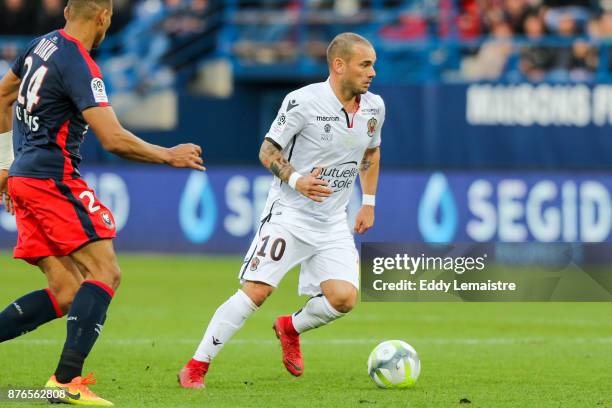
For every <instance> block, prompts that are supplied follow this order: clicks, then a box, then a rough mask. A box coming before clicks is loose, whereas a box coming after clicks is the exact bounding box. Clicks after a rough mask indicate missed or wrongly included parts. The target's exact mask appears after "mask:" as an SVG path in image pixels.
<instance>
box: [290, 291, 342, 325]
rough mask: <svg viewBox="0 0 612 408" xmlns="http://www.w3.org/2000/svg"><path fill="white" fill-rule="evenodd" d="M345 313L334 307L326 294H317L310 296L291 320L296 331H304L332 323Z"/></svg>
mask: <svg viewBox="0 0 612 408" xmlns="http://www.w3.org/2000/svg"><path fill="white" fill-rule="evenodd" d="M345 314H346V313H340V312H339V311H337V310H336V309H334V308H333V307H332V305H330V304H329V302H328V301H327V298H326V297H325V296H316V297H313V298H310V300H308V302H306V304H305V305H304V307H303V308H302V310H299V311H297V312H295V313H294V314H293V316H292V317H291V320H292V322H293V327H294V328H295V331H297V332H298V333H304V332H305V331H308V330H312V329H316V328H317V327H321V326H323V325H326V324H328V323H331V322H333V321H334V320H336V319H338V318H340V317H342V316H344V315H345Z"/></svg>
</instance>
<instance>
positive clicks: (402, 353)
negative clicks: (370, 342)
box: [368, 340, 421, 388]
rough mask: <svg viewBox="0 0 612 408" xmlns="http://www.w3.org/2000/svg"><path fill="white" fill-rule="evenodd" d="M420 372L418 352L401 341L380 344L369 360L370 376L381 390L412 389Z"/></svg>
mask: <svg viewBox="0 0 612 408" xmlns="http://www.w3.org/2000/svg"><path fill="white" fill-rule="evenodd" d="M420 372H421V362H420V361H419V356H418V355H417V352H416V351H415V350H414V348H413V347H412V346H411V345H410V344H408V343H406V342H403V341H401V340H389V341H384V342H382V343H380V344H379V345H378V346H376V347H375V348H374V350H372V352H371V353H370V357H369V358H368V374H370V377H371V378H372V380H373V381H374V382H375V383H376V385H378V386H379V387H380V388H409V387H412V386H413V385H414V384H415V382H416V380H417V378H419V374H420Z"/></svg>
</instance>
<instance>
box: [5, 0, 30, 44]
mask: <svg viewBox="0 0 612 408" xmlns="http://www.w3.org/2000/svg"><path fill="white" fill-rule="evenodd" d="M34 10H36V7H34V6H33V4H30V2H29V1H28V0H4V1H3V2H1V3H0V35H29V34H32V32H33V27H32V26H33V24H32V21H33V20H34Z"/></svg>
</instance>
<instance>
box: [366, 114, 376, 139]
mask: <svg viewBox="0 0 612 408" xmlns="http://www.w3.org/2000/svg"><path fill="white" fill-rule="evenodd" d="M377 124H378V121H377V120H376V118H370V120H368V136H370V137H372V136H374V133H376V125H377Z"/></svg>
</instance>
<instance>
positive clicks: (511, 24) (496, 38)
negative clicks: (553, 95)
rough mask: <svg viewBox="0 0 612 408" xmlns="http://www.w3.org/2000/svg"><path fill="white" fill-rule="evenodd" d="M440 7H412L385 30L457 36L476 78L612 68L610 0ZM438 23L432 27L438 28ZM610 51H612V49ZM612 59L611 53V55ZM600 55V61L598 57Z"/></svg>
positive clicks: (405, 36)
mask: <svg viewBox="0 0 612 408" xmlns="http://www.w3.org/2000/svg"><path fill="white" fill-rule="evenodd" d="M437 4H438V5H437V8H436V10H435V12H434V14H431V13H430V14H429V15H428V14H427V13H423V12H422V10H421V9H415V8H408V9H406V10H404V11H403V12H401V13H400V14H399V16H398V18H397V20H396V21H395V22H394V23H393V24H390V25H387V26H386V27H384V28H383V29H382V30H381V31H380V35H381V37H382V38H386V39H390V40H399V41H402V40H403V41H408V40H415V39H423V38H426V37H428V36H431V35H432V34H433V35H435V36H436V37H438V38H440V39H442V40H445V39H457V40H458V41H459V42H460V44H462V45H461V48H462V57H463V58H462V61H461V74H462V77H464V78H466V79H471V80H486V79H499V78H502V77H504V76H509V77H511V78H510V79H518V80H520V79H528V80H532V81H540V80H551V81H565V80H589V79H592V78H593V76H594V74H595V72H596V71H597V69H598V67H600V69H604V70H606V71H609V69H608V68H609V67H608V64H609V63H608V62H607V61H605V60H608V61H610V58H608V54H609V50H608V48H606V47H605V45H604V46H603V47H600V45H601V44H602V43H605V42H606V40H608V39H612V1H610V0H458V2H457V3H454V2H453V0H440V1H439V2H438V3H437ZM432 27H433V28H432ZM611 56H612V54H611ZM611 62H612V61H611ZM600 63H602V64H600Z"/></svg>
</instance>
